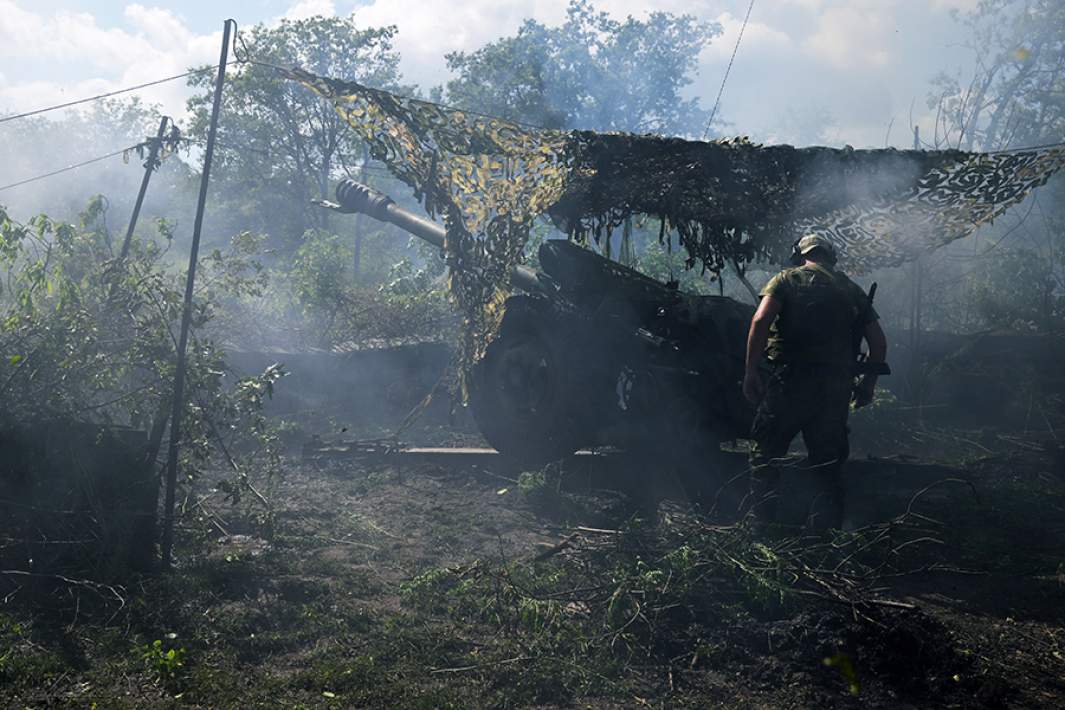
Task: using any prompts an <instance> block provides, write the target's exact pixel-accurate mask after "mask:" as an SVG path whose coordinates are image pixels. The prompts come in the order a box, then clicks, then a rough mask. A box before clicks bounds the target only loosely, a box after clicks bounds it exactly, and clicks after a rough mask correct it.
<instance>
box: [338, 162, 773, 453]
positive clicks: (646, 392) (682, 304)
mask: <svg viewBox="0 0 1065 710" xmlns="http://www.w3.org/2000/svg"><path fill="white" fill-rule="evenodd" d="M336 194H337V201H338V202H339V208H340V209H341V210H342V211H345V212H361V213H364V214H366V215H369V216H370V217H373V218H375V219H377V220H380V221H383V222H388V223H391V224H394V225H396V226H397V227H399V228H401V229H403V230H405V231H407V232H409V233H410V234H413V235H414V236H416V237H419V238H420V239H423V240H424V241H426V242H429V243H430V244H433V245H435V246H437V247H439V248H441V249H442V248H443V246H444V239H445V231H444V228H443V227H442V226H440V225H439V224H436V223H435V222H432V221H430V220H428V219H424V218H422V217H419V216H417V215H415V214H412V213H411V212H409V211H407V210H405V209H403V208H401V207H400V206H399V205H397V204H396V203H395V202H394V201H393V200H392V199H391V198H389V197H387V196H386V195H384V194H382V193H380V192H378V191H376V190H373V189H371V188H368V187H366V186H364V185H360V184H359V183H356V182H354V181H352V180H344V181H342V182H341V183H340V185H339V186H338V187H337V193H336ZM539 262H540V266H541V270H539V271H534V270H532V269H530V268H528V267H525V266H518V267H517V268H516V269H515V270H514V272H513V273H512V275H511V284H512V285H513V286H514V287H515V288H516V289H517V290H518V291H520V292H519V293H515V294H514V295H511V296H510V297H509V298H508V299H507V300H506V302H505V304H504V315H503V318H502V321H501V324H500V327H499V330H498V333H497V334H496V336H495V337H494V339H493V340H492V341H491V342H490V343H489V344H488V346H487V348H486V350H485V353H484V356H483V357H482V358H481V359H480V360H479V361H478V362H476V363H475V364H474V366H473V367H472V369H471V371H470V372H469V376H468V391H469V405H470V407H471V409H472V414H473V417H474V420H475V421H476V423H477V425H478V427H479V428H480V430H481V433H482V434H483V435H484V437H485V439H486V440H487V441H488V443H489V444H491V445H492V446H494V447H495V448H496V449H497V450H499V451H500V452H501V453H503V454H506V455H508V456H512V457H515V458H518V459H521V460H522V461H524V462H527V463H530V464H536V463H543V462H547V461H551V460H556V459H558V458H561V457H562V456H565V455H567V454H570V453H572V452H573V451H576V450H577V449H580V448H586V447H598V446H614V447H618V448H623V449H626V450H641V451H653V452H656V453H657V454H665V453H680V452H683V453H685V454H687V455H691V454H693V453H694V454H699V453H706V454H709V453H712V450H717V449H719V443H720V442H721V441H723V440H729V439H735V438H741V437H746V436H747V434H748V432H749V430H750V422H751V417H752V411H751V408H750V405H749V404H748V403H747V402H746V401H745V400H744V398H743V394H742V391H741V385H740V382H741V379H742V377H743V357H744V347H745V342H746V333H747V327H748V324H749V322H750V318H751V315H752V314H753V312H754V309H753V307H752V306H749V305H746V304H742V303H740V302H738V301H736V300H733V299H731V298H726V297H721V296H698V295H691V294H686V293H683V292H681V291H679V290H678V289H677V288H676V287H675V286H674V285H668V284H664V283H661V282H659V281H657V280H655V279H652V278H649V277H647V276H645V275H643V274H641V273H639V272H637V271H635V270H634V269H631V268H628V267H626V266H624V265H622V264H619V263H617V262H615V261H612V260H610V259H607V258H605V257H603V256H600V255H599V254H596V253H595V252H593V251H591V250H589V249H586V248H584V247H582V246H580V245H578V244H574V243H572V242H570V241H567V240H563V239H558V240H547V241H545V242H544V243H543V244H541V245H540V247H539Z"/></svg>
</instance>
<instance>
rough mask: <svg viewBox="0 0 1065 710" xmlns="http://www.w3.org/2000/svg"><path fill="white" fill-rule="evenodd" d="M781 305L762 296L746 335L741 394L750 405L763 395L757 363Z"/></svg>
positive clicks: (777, 301)
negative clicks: (745, 364)
mask: <svg viewBox="0 0 1065 710" xmlns="http://www.w3.org/2000/svg"><path fill="white" fill-rule="evenodd" d="M781 306H782V303H781V302H780V300H779V299H776V298H773V297H772V296H763V297H762V301H761V302H760V303H759V304H758V310H757V311H755V313H754V318H752V319H751V329H750V331H748V333H747V367H746V372H745V374H744V377H743V394H744V396H745V397H747V399H748V400H749V401H750V402H751V403H752V404H757V403H758V401H759V400H761V399H762V396H763V395H764V394H765V383H764V382H762V377H761V375H759V374H758V362H759V361H760V360H761V359H762V353H764V352H765V346H766V343H767V342H768V341H769V326H771V325H773V321H775V320H776V318H777V316H778V315H780V309H781Z"/></svg>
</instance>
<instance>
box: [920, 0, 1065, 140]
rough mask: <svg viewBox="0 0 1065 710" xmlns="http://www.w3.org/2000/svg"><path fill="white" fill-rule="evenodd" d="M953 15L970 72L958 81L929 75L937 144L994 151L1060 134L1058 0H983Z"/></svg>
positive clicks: (1063, 22) (1064, 39)
mask: <svg viewBox="0 0 1065 710" xmlns="http://www.w3.org/2000/svg"><path fill="white" fill-rule="evenodd" d="M958 17H959V19H960V20H961V21H962V22H964V23H965V24H966V25H967V26H968V27H969V28H970V31H971V40H970V47H971V48H972V50H973V52H974V54H975V59H976V71H975V72H974V73H973V75H972V77H971V78H970V80H969V82H968V84H967V85H964V86H963V82H962V80H961V78H960V77H959V76H956V75H955V76H952V75H948V74H940V75H939V76H938V77H936V79H935V81H934V85H935V86H936V91H935V92H934V93H933V94H932V95H930V96H929V105H930V106H931V107H932V108H938V109H939V117H938V119H937V125H936V138H937V144H938V143H944V144H946V145H949V146H953V147H959V148H964V149H966V150H972V149H974V148H978V149H983V150H997V149H1002V148H1007V147H1018V146H1026V145H1036V144H1040V143H1047V142H1053V141H1060V140H1062V139H1063V138H1065V4H1063V3H1062V2H1061V1H1060V0H1024V1H1021V0H982V2H981V3H980V4H979V5H978V6H977V9H976V10H974V11H973V12H971V13H968V14H966V15H964V16H961V15H959V16H958Z"/></svg>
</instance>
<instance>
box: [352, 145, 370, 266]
mask: <svg viewBox="0 0 1065 710" xmlns="http://www.w3.org/2000/svg"><path fill="white" fill-rule="evenodd" d="M368 162H370V148H369V146H367V145H366V143H363V144H362V169H361V170H360V176H359V182H361V183H362V184H363V185H366V184H367V182H366V164H367V163H368ZM364 228H365V227H364V225H363V219H362V213H361V212H360V213H359V214H356V215H355V248H354V252H355V254H354V259H353V261H352V271H353V272H354V273H353V276H354V281H355V282H356V283H358V282H359V272H360V271H361V270H362V232H363V229H364Z"/></svg>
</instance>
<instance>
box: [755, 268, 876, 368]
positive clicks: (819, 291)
mask: <svg viewBox="0 0 1065 710" xmlns="http://www.w3.org/2000/svg"><path fill="white" fill-rule="evenodd" d="M761 295H762V296H772V297H773V299H774V300H776V301H778V302H779V303H780V306H781V308H780V315H779V316H777V319H776V320H775V321H774V322H773V324H772V326H770V329H769V342H768V344H767V347H766V354H767V355H768V356H769V359H770V360H772V361H773V362H777V363H804V364H816V365H840V366H849V365H850V364H851V363H853V362H854V358H855V355H856V354H857V353H856V352H855V350H854V346H855V339H854V338H855V334H856V333H861V332H864V330H865V326H866V325H867V324H869V323H872V322H873V321H875V320H877V319H878V318H879V317H880V316H878V315H877V312H876V310H875V309H874V308H873V306H872V304H871V303H869V297H868V296H867V295H866V293H865V291H863V290H862V288H861V286H859V285H858V284H856V283H854V282H853V281H851V280H850V279H849V278H847V276H846V275H845V274H844V273H842V272H840V271H836V270H835V269H832V268H829V267H826V266H821V265H807V266H799V267H797V268H794V269H785V270H784V271H781V272H780V273H779V274H777V275H776V276H774V277H773V278H772V279H770V280H769V283H767V284H766V285H765V288H763V289H762V294H761Z"/></svg>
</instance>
